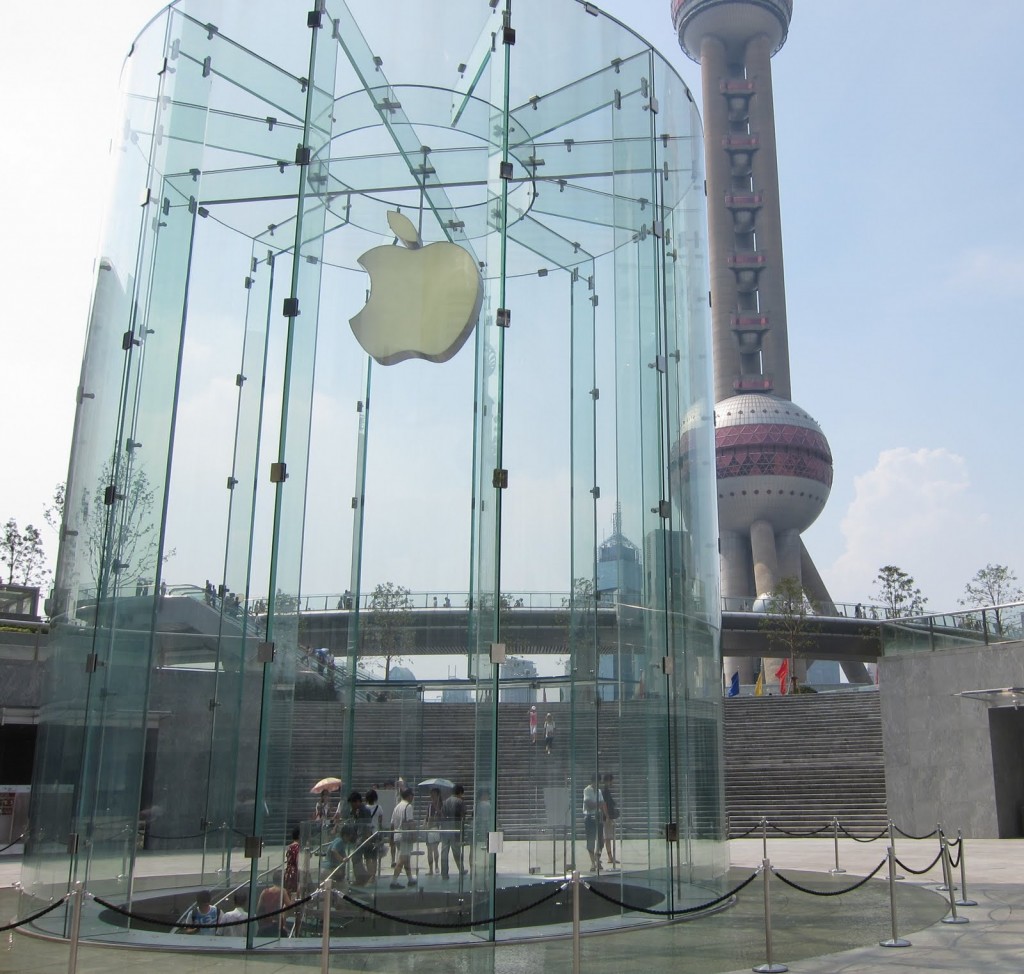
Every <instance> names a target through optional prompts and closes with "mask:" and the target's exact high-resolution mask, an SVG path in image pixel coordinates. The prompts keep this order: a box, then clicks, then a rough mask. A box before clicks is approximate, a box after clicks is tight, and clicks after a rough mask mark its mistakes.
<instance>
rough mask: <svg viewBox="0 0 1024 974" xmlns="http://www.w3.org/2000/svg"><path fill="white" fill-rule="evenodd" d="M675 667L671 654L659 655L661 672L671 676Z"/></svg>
mask: <svg viewBox="0 0 1024 974" xmlns="http://www.w3.org/2000/svg"><path fill="white" fill-rule="evenodd" d="M675 669H676V661H675V660H674V659H673V658H672V657H671V656H662V657H661V672H662V673H664V674H665V676H671V675H672V674H673V673H674V672H675Z"/></svg>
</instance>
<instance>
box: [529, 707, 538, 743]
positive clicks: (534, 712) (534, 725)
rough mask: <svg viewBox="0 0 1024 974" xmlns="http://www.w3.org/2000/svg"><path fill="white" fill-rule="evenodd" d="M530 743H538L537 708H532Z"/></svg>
mask: <svg viewBox="0 0 1024 974" xmlns="http://www.w3.org/2000/svg"><path fill="white" fill-rule="evenodd" d="M530 743H531V744H536V743H537V707H536V705H534V706H532V707H531V708H530Z"/></svg>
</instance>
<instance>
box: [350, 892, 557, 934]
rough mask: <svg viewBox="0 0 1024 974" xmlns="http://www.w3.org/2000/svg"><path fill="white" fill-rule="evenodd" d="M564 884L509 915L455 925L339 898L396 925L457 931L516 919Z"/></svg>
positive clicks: (550, 897)
mask: <svg viewBox="0 0 1024 974" xmlns="http://www.w3.org/2000/svg"><path fill="white" fill-rule="evenodd" d="M566 885H567V884H565V883H563V884H562V885H561V886H558V887H556V889H555V890H554V891H553V892H551V893H548V894H547V895H546V896H542V897H541V898H540V899H539V900H536V901H535V902H533V903H528V904H527V905H526V906H523V907H520V908H519V909H518V910H512V911H511V912H510V913H502V914H501V916H496V917H491V918H490V919H488V920H460V921H457V922H456V923H431V922H430V921H429V920H413V919H411V918H410V917H402V916H399V915H398V914H397V913H388V912H387V911H386V910H378V909H375V908H374V907H372V906H370V905H369V903H361V902H360V901H359V900H357V899H355V897H352V896H349V895H348V893H342V894H341V898H342V899H343V900H344V901H345V902H346V903H351V904H352V905H353V906H358V907H359V909H361V910H365V911H366V912H367V913H372V914H373V915H374V916H379V917H383V918H384V919H385V920H394V921H395V922H396V923H407V924H409V925H410V926H414V927H433V928H434V929H436V930H458V929H460V928H464V927H482V926H485V925H486V924H488V923H500V922H501V921H502V920H508V919H510V918H511V917H517V916H519V915H520V914H521V913H526V912H527V911H529V910H532V909H534V908H535V907H538V906H540V905H541V904H542V903H547V901H548V900H551V899H554V898H555V897H556V896H558V894H559V893H562V892H564V891H565V888H566Z"/></svg>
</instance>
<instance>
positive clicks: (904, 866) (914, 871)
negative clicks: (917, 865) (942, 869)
mask: <svg viewBox="0 0 1024 974" xmlns="http://www.w3.org/2000/svg"><path fill="white" fill-rule="evenodd" d="M941 858H942V850H941V849H940V850H939V851H938V852H937V853H936V854H935V858H934V859H933V860H932V861H931V863H930V864H929V865H927V866H925V867H924V869H911V868H910V866H908V865H907V864H906V863H905V862H903V861H901V860H900V859H897V860H896V865H897V866H899V867H900V869H905V870H906V871H907V872H908V873H912V874H913V875H914V876H923V875H924V874H925V873H927V872H931V870H933V869H934V868H935V867H936V865H938V862H939V860H940V859H941Z"/></svg>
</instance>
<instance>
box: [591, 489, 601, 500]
mask: <svg viewBox="0 0 1024 974" xmlns="http://www.w3.org/2000/svg"><path fill="white" fill-rule="evenodd" d="M590 493H591V494H593V495H594V500H595V501H596V500H599V499H600V497H601V488H600V487H591V488H590Z"/></svg>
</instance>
